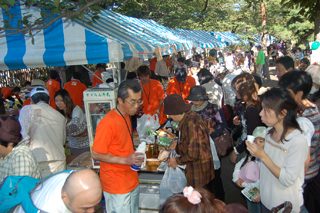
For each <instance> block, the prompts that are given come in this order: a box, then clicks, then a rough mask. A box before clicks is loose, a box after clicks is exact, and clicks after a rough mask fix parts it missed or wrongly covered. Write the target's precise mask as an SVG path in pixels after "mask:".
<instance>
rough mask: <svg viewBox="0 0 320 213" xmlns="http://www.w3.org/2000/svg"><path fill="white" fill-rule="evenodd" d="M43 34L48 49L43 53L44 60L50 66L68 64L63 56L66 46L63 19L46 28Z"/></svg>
mask: <svg viewBox="0 0 320 213" xmlns="http://www.w3.org/2000/svg"><path fill="white" fill-rule="evenodd" d="M43 34H44V41H45V49H46V50H45V52H44V54H43V62H44V63H45V64H46V65H47V66H48V67H52V66H66V62H65V61H64V56H63V54H64V51H65V47H64V34H63V23H62V19H59V20H57V21H56V22H54V23H53V24H52V25H51V26H49V27H48V28H45V29H44V30H43Z"/></svg>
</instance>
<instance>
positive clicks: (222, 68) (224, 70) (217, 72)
mask: <svg viewBox="0 0 320 213" xmlns="http://www.w3.org/2000/svg"><path fill="white" fill-rule="evenodd" d="M228 72H229V70H228V69H227V68H226V67H224V66H219V67H218V68H217V70H216V74H217V75H220V74H225V73H228Z"/></svg>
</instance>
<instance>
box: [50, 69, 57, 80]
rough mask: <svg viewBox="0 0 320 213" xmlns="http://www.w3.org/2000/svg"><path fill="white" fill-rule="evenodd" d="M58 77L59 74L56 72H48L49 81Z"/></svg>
mask: <svg viewBox="0 0 320 213" xmlns="http://www.w3.org/2000/svg"><path fill="white" fill-rule="evenodd" d="M58 77H59V74H58V72H57V71H56V70H50V78H51V79H57V78H58Z"/></svg>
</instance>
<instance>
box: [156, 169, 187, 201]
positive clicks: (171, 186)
mask: <svg viewBox="0 0 320 213" xmlns="http://www.w3.org/2000/svg"><path fill="white" fill-rule="evenodd" d="M186 186H187V178H186V175H185V174H184V172H183V171H182V170H181V169H179V168H178V167H177V168H176V169H174V168H172V167H168V168H167V169H166V171H165V173H164V175H163V178H162V181H161V184H160V205H161V204H162V203H164V201H166V199H168V197H170V196H171V195H173V194H177V193H181V192H182V191H183V189H184V187H186Z"/></svg>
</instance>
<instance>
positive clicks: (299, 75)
mask: <svg viewBox="0 0 320 213" xmlns="http://www.w3.org/2000/svg"><path fill="white" fill-rule="evenodd" d="M312 84H313V82H312V77H311V75H310V74H309V73H307V72H305V71H291V72H288V73H286V74H284V75H283V76H282V77H281V78H280V80H279V82H278V85H279V86H280V87H281V88H284V89H291V90H292V92H293V93H294V94H297V93H298V92H299V91H302V92H303V96H302V99H306V98H307V97H308V95H309V93H310V90H311V88H312Z"/></svg>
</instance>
